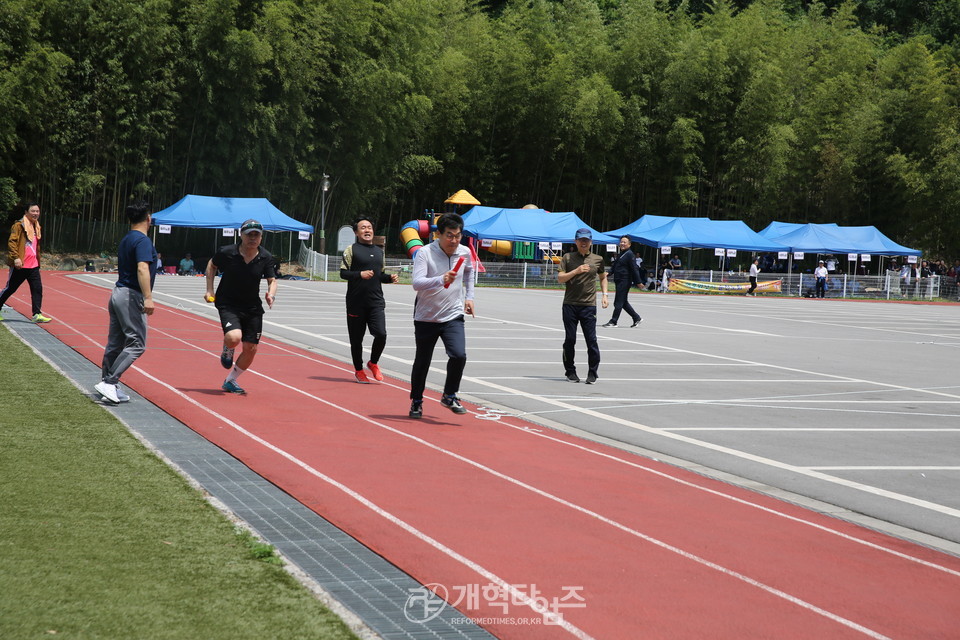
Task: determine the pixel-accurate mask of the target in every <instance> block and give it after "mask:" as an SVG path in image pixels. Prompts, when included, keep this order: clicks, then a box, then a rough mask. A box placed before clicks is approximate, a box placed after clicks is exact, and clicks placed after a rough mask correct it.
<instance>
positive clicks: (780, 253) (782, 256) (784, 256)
mask: <svg viewBox="0 0 960 640" xmlns="http://www.w3.org/2000/svg"><path fill="white" fill-rule="evenodd" d="M789 257H790V252H789V251H778V252H777V260H786V259H787V258H789Z"/></svg>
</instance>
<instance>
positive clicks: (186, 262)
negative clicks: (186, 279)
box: [178, 253, 197, 276]
mask: <svg viewBox="0 0 960 640" xmlns="http://www.w3.org/2000/svg"><path fill="white" fill-rule="evenodd" d="M178 272H179V274H180V275H182V276H192V275H196V273H197V269H196V267H194V265H193V256H192V255H190V254H189V253H188V254H185V255H184V256H183V258H182V259H181V260H180V268H179V269H178Z"/></svg>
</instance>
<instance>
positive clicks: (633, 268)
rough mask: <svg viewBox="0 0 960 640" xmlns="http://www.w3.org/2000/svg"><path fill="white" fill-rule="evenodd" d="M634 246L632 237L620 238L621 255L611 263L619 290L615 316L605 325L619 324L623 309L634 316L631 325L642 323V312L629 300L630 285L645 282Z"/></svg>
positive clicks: (614, 304)
mask: <svg viewBox="0 0 960 640" xmlns="http://www.w3.org/2000/svg"><path fill="white" fill-rule="evenodd" d="M632 246H633V243H632V242H631V241H630V238H628V237H627V236H623V237H622V238H620V255H618V256H617V257H616V258H615V259H614V261H613V263H612V264H611V265H610V275H611V277H613V283H614V285H616V288H617V290H616V293H615V294H614V298H613V317H611V318H610V322H608V323H607V324H605V325H603V326H605V327H615V326H617V321H618V320H619V319H620V312H621V311H626V312H627V313H628V314H629V315H630V317H631V318H633V324H631V325H630V326H631V327H635V326H637V325H638V324H640V320H641V318H640V314H639V313H637V312H636V310H635V309H634V308H633V306H632V305H631V304H630V301H629V300H627V294H628V293H629V292H630V287H632V286H635V285H636V286H639V285H641V284H643V281H644V280H643V278H642V277H641V276H640V269H639V267H637V257H636V256H635V255H633V249H631V247H632Z"/></svg>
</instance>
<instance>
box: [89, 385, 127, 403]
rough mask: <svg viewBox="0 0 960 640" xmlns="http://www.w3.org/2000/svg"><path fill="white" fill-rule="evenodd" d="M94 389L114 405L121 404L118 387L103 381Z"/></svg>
mask: <svg viewBox="0 0 960 640" xmlns="http://www.w3.org/2000/svg"><path fill="white" fill-rule="evenodd" d="M94 389H95V390H96V391H97V393H99V394H100V395H101V396H103V397H104V399H105V400H109V401H110V402H112V403H113V404H120V398H119V396H117V385H115V384H107V383H106V382H103V381H102V380H101V381H100V382H98V383H97V384H96V386H95V387H94ZM128 399H129V398H128Z"/></svg>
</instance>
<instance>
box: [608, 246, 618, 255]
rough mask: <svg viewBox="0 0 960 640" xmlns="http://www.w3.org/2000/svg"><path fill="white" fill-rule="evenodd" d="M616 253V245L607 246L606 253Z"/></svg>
mask: <svg viewBox="0 0 960 640" xmlns="http://www.w3.org/2000/svg"><path fill="white" fill-rule="evenodd" d="M616 252H617V245H615V244H608V245H607V253H616Z"/></svg>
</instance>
